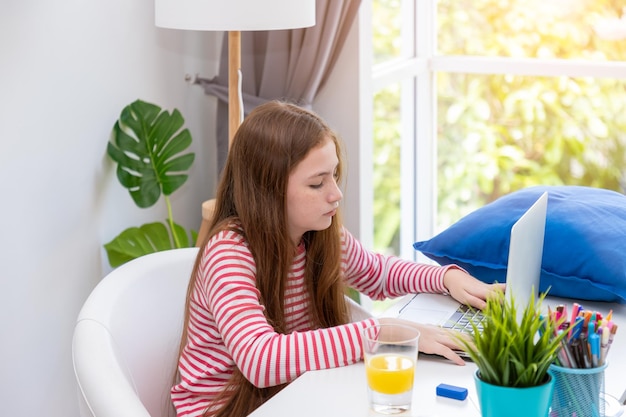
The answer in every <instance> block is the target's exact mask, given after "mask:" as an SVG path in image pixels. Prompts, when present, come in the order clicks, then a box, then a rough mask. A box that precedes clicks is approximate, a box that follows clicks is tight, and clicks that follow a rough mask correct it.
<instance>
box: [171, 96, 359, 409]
mask: <svg viewBox="0 0 626 417" xmlns="http://www.w3.org/2000/svg"><path fill="white" fill-rule="evenodd" d="M328 139H330V140H332V141H333V143H334V144H335V147H336V150H337V157H338V158H339V164H338V166H337V178H338V180H337V181H341V177H342V165H343V162H342V160H343V158H342V152H341V146H340V143H339V140H338V138H337V135H336V134H335V133H334V132H333V131H332V130H331V129H330V128H329V126H328V125H327V124H326V123H325V122H324V121H323V120H322V119H321V118H320V117H319V116H317V115H316V114H315V113H313V112H311V111H308V110H306V109H303V108H301V107H298V106H295V105H293V104H289V103H285V102H279V101H272V102H269V103H265V104H263V105H261V106H259V107H257V108H255V109H254V110H253V111H252V112H251V113H250V114H249V115H248V116H247V117H246V119H245V120H244V121H243V123H242V124H241V126H240V127H239V129H238V130H237V132H236V134H235V137H234V138H233V142H232V146H231V149H230V150H229V153H228V158H227V161H226V165H225V167H224V172H223V174H222V178H221V180H220V183H219V186H218V189H217V197H216V207H215V215H214V218H213V220H212V224H211V227H210V232H209V234H208V237H207V240H208V239H209V238H210V237H211V236H213V235H215V234H216V233H217V232H219V231H221V230H224V229H226V228H229V227H230V226H231V225H232V224H236V223H238V224H239V225H241V229H242V230H243V232H241V231H240V232H241V233H243V235H244V237H245V239H246V240H247V242H248V244H249V248H250V251H251V253H252V256H253V257H254V260H255V263H256V271H257V272H256V286H257V288H258V290H259V293H260V302H261V303H262V304H263V305H264V306H265V316H266V317H267V320H268V322H269V323H270V324H271V325H272V326H273V327H274V329H275V330H276V331H277V332H279V333H283V334H284V333H286V331H287V330H286V322H285V311H284V294H285V286H286V279H287V274H288V272H289V270H290V267H291V263H292V261H293V257H294V256H295V253H296V249H297V248H296V246H295V244H294V242H292V241H291V239H290V235H289V231H288V230H287V227H286V225H287V224H288V223H287V208H286V192H287V183H288V179H289V174H290V173H291V172H292V171H293V169H294V168H295V167H296V165H297V164H298V163H300V162H301V161H302V160H303V159H304V158H305V157H306V155H307V154H308V153H309V152H310V151H311V149H313V148H315V147H318V146H321V145H322V144H323V143H324V142H325V141H326V140H328ZM303 241H304V244H305V246H306V253H307V255H306V256H307V259H306V268H305V281H306V283H307V286H308V293H309V296H310V303H309V305H310V317H311V320H312V322H313V323H314V325H315V326H317V328H325V327H331V326H336V325H339V324H344V323H347V322H348V310H347V306H346V303H345V300H344V292H345V287H344V284H343V280H342V277H341V265H340V261H341V223H340V219H339V217H337V216H335V217H334V219H333V221H332V224H331V226H330V227H329V228H327V229H325V230H322V231H309V232H307V233H306V234H305V235H304V236H303ZM205 245H206V241H205V242H204V243H203V245H202V248H203V247H204V246H205ZM202 253H203V250H202V249H201V250H200V252H199V254H198V258H197V259H196V264H195V266H194V269H193V273H192V277H191V282H190V284H189V289H188V294H187V308H186V313H185V315H186V317H185V327H184V330H183V337H182V340H181V352H182V349H183V347H184V345H185V343H186V341H187V327H188V322H189V317H188V314H189V300H190V298H191V297H190V295H191V291H192V289H193V287H194V283H195V280H196V277H197V274H198V265H199V262H200V258H201V256H202ZM281 388H282V387H280V386H279V387H270V388H264V389H261V388H257V387H255V386H254V385H252V384H251V383H250V382H249V381H248V380H247V379H246V378H245V377H244V376H243V374H242V373H241V372H240V371H239V370H238V369H237V368H235V369H234V374H233V375H232V377H231V378H230V380H229V382H228V384H227V386H226V387H225V389H224V390H223V391H222V394H221V395H220V396H219V397H218V398H216V399H215V402H216V403H218V404H219V403H223V404H224V405H223V406H222V407H220V408H219V409H218V410H213V409H211V408H210V409H209V410H207V411H206V412H205V414H204V416H205V417H209V416H210V417H222V416H244V415H247V414H249V413H251V412H252V411H253V410H254V409H255V408H256V407H258V406H259V405H260V404H262V403H263V402H264V401H266V400H267V399H268V398H269V397H271V396H272V395H273V394H275V393H276V392H278V391H279V390H280V389H281Z"/></svg>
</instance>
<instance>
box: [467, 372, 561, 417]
mask: <svg viewBox="0 0 626 417" xmlns="http://www.w3.org/2000/svg"><path fill="white" fill-rule="evenodd" d="M474 382H475V383H476V391H477V393H478V403H479V405H480V412H481V415H482V417H547V416H548V413H549V412H550V403H551V402H552V392H553V390H554V379H553V378H552V377H551V376H550V379H549V381H548V382H546V383H545V384H543V385H539V386H536V387H529V388H511V387H501V386H499V385H492V384H488V383H486V382H484V381H482V380H481V379H480V378H479V376H478V371H476V372H475V373H474Z"/></svg>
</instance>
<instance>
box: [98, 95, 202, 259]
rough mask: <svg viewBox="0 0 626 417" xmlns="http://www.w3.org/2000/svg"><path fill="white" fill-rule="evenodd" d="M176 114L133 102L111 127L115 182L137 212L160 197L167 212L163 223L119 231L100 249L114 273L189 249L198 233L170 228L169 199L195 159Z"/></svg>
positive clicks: (108, 146) (140, 101)
mask: <svg viewBox="0 0 626 417" xmlns="http://www.w3.org/2000/svg"><path fill="white" fill-rule="evenodd" d="M183 124H184V119H183V117H182V115H181V114H180V112H179V111H178V110H177V109H174V110H173V111H172V112H171V113H170V112H168V111H167V110H162V109H161V107H159V106H157V105H155V104H151V103H147V102H145V101H142V100H136V101H134V102H132V103H131V104H129V105H127V106H126V107H124V109H123V110H122V113H121V115H120V117H119V119H118V120H117V121H116V122H115V124H114V126H113V131H112V134H111V138H110V140H109V143H108V144H107V154H108V155H109V157H110V158H111V159H112V160H113V161H114V162H115V163H117V171H116V173H117V179H118V180H119V182H120V184H122V186H124V187H125V188H127V189H128V191H129V193H130V196H131V197H132V199H133V201H134V202H135V204H136V205H137V206H138V207H140V208H148V207H152V206H153V205H154V204H156V203H157V202H158V201H159V200H160V197H161V196H163V201H164V202H165V204H166V206H167V213H168V217H167V219H166V220H165V221H164V222H153V223H147V224H144V225H142V226H140V227H130V228H127V229H126V230H124V231H122V232H121V233H120V234H119V235H117V236H116V237H115V238H114V239H113V240H112V241H110V242H108V243H106V244H105V245H104V248H105V250H106V253H107V257H108V259H109V264H110V265H111V266H112V267H117V266H119V265H121V264H123V263H125V262H128V261H130V260H131V259H135V258H138V257H139V256H142V255H146V254H148V253H153V252H157V251H161V250H167V249H173V248H182V247H190V246H193V244H194V242H195V239H196V236H197V233H196V232H195V231H193V230H191V231H189V232H187V231H186V230H185V228H183V227H182V226H180V225H179V224H176V223H175V222H174V217H173V213H172V206H171V203H170V200H169V196H170V195H171V194H172V193H174V192H175V191H176V190H178V189H179V188H180V187H181V186H182V185H183V184H184V183H185V182H186V181H187V178H188V174H187V171H188V169H189V168H190V167H191V165H192V164H193V161H194V158H195V154H194V153H191V152H188V153H184V152H185V150H186V149H187V148H188V147H189V146H190V145H191V141H192V139H191V134H190V133H189V130H188V129H186V128H183Z"/></svg>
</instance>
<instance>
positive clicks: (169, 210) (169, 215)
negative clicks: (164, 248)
mask: <svg viewBox="0 0 626 417" xmlns="http://www.w3.org/2000/svg"><path fill="white" fill-rule="evenodd" d="M163 198H164V199H165V206H166V207H167V223H168V224H169V225H170V232H171V233H172V237H173V238H174V247H175V248H181V247H182V246H181V244H180V242H179V241H178V235H177V234H176V229H174V214H173V213H172V204H170V198H169V197H168V196H166V195H163Z"/></svg>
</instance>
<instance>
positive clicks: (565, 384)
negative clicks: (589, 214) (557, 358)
mask: <svg viewBox="0 0 626 417" xmlns="http://www.w3.org/2000/svg"><path fill="white" fill-rule="evenodd" d="M607 366H608V364H604V365H602V366H599V367H597V368H588V369H572V368H564V367H561V366H556V365H550V373H551V374H552V377H553V378H554V381H555V383H554V392H553V394H552V405H551V407H550V417H574V416H575V417H604V413H605V410H604V400H603V399H602V395H601V394H604V370H605V369H606V367H607Z"/></svg>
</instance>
